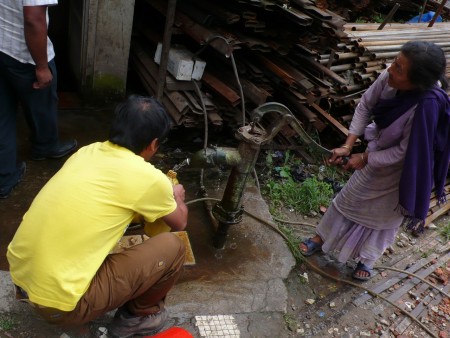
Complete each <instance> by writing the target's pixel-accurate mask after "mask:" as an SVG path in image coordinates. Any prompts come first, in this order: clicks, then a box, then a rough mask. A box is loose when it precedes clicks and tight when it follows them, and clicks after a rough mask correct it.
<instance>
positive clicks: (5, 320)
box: [0, 316, 16, 331]
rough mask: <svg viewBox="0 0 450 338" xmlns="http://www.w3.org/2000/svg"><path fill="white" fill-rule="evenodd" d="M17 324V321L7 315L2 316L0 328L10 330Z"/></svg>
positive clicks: (0, 317)
mask: <svg viewBox="0 0 450 338" xmlns="http://www.w3.org/2000/svg"><path fill="white" fill-rule="evenodd" d="M15 325H16V322H15V321H14V320H13V319H11V318H9V317H7V316H0V329H1V330H3V331H9V330H11V329H13V328H14V326H15Z"/></svg>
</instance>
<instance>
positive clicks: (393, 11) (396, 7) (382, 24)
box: [378, 2, 400, 31]
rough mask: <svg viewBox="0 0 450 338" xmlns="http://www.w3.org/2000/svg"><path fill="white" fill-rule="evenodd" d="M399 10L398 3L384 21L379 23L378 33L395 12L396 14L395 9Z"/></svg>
mask: <svg viewBox="0 0 450 338" xmlns="http://www.w3.org/2000/svg"><path fill="white" fill-rule="evenodd" d="M399 8H400V4H399V3H398V2H396V3H395V5H394V7H392V9H391V11H390V12H389V14H388V15H387V16H386V18H385V19H384V21H383V22H382V23H381V25H380V27H378V30H379V31H380V30H382V29H383V27H384V26H386V24H387V23H388V21H390V20H391V19H392V17H393V16H394V14H395V12H397V9H399Z"/></svg>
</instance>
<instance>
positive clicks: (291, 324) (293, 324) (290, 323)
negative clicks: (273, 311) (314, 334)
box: [283, 313, 298, 332]
mask: <svg viewBox="0 0 450 338" xmlns="http://www.w3.org/2000/svg"><path fill="white" fill-rule="evenodd" d="M283 319H284V322H285V323H286V326H287V328H288V329H289V330H291V331H294V332H295V330H297V327H298V324H297V321H296V320H295V318H294V317H293V316H292V315H290V314H288V313H285V314H284V315H283Z"/></svg>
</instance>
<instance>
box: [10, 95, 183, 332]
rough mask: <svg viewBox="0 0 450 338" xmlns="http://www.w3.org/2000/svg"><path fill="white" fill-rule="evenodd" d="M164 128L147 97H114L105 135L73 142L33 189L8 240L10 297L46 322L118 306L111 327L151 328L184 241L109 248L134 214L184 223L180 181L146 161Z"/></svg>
mask: <svg viewBox="0 0 450 338" xmlns="http://www.w3.org/2000/svg"><path fill="white" fill-rule="evenodd" d="M169 130H170V120H169V117H168V115H167V114H166V112H165V111H164V109H163V107H162V106H161V104H160V103H159V102H158V101H156V100H155V99H154V98H150V97H142V96H131V97H129V98H128V99H127V100H126V101H125V102H123V103H121V104H120V105H118V107H117V108H116V111H115V116H114V119H113V122H112V125H111V129H110V134H109V140H108V141H105V142H97V143H93V144H90V145H88V146H85V147H83V148H81V149H79V150H78V151H77V152H76V153H75V154H73V155H72V156H71V157H70V158H69V159H68V160H67V161H66V163H65V164H64V166H63V167H62V168H61V169H60V170H59V171H58V172H57V173H56V174H55V175H54V176H53V177H52V178H51V179H50V180H49V181H48V183H47V184H46V185H45V186H44V187H43V188H42V190H41V191H40V192H39V194H38V195H37V196H36V198H35V199H34V201H33V203H32V204H31V206H30V208H29V210H28V211H27V212H26V214H25V215H24V217H23V221H22V223H21V224H20V226H19V228H18V229H17V232H16V234H15V235H14V238H13V239H12V241H11V243H10V244H9V246H8V252H7V258H8V262H9V265H10V273H11V277H12V280H13V282H14V284H15V285H16V290H17V297H18V298H20V299H26V300H28V302H29V303H30V304H32V305H33V307H34V308H35V310H36V311H37V312H38V313H39V314H40V315H42V316H43V317H44V318H45V319H46V320H47V321H48V322H50V323H55V324H61V325H78V324H83V323H86V322H89V321H91V320H93V319H95V318H97V317H99V316H101V315H103V314H104V313H106V312H108V311H111V310H114V309H118V310H117V312H116V314H115V317H114V319H113V321H112V323H111V325H110V327H109V333H110V335H111V336H113V337H132V336H133V335H134V334H144V335H146V334H155V333H157V332H158V331H159V330H161V328H162V327H163V326H164V323H165V321H166V319H167V312H166V310H165V308H164V299H165V297H166V295H167V293H168V292H169V290H170V289H171V288H172V287H173V285H174V284H175V282H176V280H177V279H178V277H179V275H180V273H181V268H182V266H183V263H184V258H185V246H184V243H183V242H182V241H181V240H180V239H179V238H178V237H177V236H175V235H174V234H172V233H170V232H169V233H163V234H160V235H157V236H155V237H152V238H150V239H148V240H147V241H144V243H142V244H139V245H136V246H134V247H132V248H129V249H127V250H125V251H123V252H121V253H117V254H110V252H111V250H112V249H113V247H114V246H115V245H116V244H117V242H118V241H119V240H120V238H121V237H122V236H123V234H124V232H125V230H126V228H127V225H128V224H130V221H131V220H132V219H133V216H134V215H135V214H140V215H143V216H144V218H145V220H146V221H148V222H153V221H155V220H156V219H158V218H161V217H162V218H163V220H164V221H165V222H166V223H167V224H168V225H169V226H170V227H171V228H172V230H174V231H180V230H183V229H184V228H185V227H186V224H187V216H188V210H187V207H186V204H185V202H184V198H185V190H184V188H183V186H182V185H179V184H178V185H175V186H172V183H171V182H170V181H169V179H168V178H167V176H166V175H165V174H164V173H163V172H161V171H160V170H158V169H156V168H155V167H154V166H153V165H152V164H150V163H149V162H148V161H149V160H150V159H151V158H152V156H153V155H154V154H155V153H156V151H157V150H158V146H159V143H160V142H161V141H162V140H164V139H165V137H166V136H167V134H168V132H169Z"/></svg>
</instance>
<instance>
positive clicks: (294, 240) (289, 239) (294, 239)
mask: <svg viewBox="0 0 450 338" xmlns="http://www.w3.org/2000/svg"><path fill="white" fill-rule="evenodd" d="M278 228H279V229H280V231H281V232H282V233H283V234H284V235H285V236H286V243H287V244H288V246H289V249H290V250H291V252H292V255H293V256H294V258H295V260H296V261H297V262H303V261H304V259H305V257H304V256H303V255H302V254H301V252H300V250H299V245H300V242H301V239H299V238H298V236H296V235H295V233H294V231H293V230H292V228H290V227H288V226H284V225H280V226H279V227H278Z"/></svg>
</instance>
